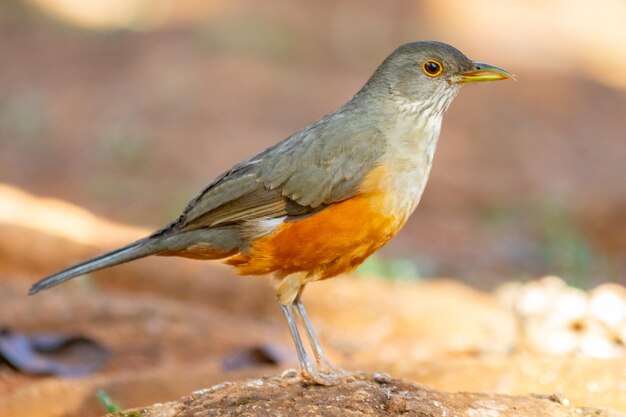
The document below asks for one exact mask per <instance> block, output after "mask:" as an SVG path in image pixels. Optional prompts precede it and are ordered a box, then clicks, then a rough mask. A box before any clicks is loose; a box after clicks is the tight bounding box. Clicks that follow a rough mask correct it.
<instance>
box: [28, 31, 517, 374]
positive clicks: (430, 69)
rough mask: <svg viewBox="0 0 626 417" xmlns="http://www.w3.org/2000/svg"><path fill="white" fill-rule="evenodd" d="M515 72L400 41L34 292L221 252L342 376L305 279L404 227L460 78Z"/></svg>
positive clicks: (345, 266) (309, 361)
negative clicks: (326, 98)
mask: <svg viewBox="0 0 626 417" xmlns="http://www.w3.org/2000/svg"><path fill="white" fill-rule="evenodd" d="M507 78H513V75H512V74H510V73H509V72H507V71H505V70H504V69H502V68H499V67H496V66H493V65H489V64H485V63H481V62H474V61H472V60H470V59H469V58H467V57H466V56H465V55H464V54H463V53H462V52H460V51H459V50H458V49H456V48H454V47H453V46H451V45H448V44H446V43H443V42H438V41H416V42H410V43H406V44H404V45H401V46H400V47H398V48H397V49H396V50H395V51H393V52H392V53H391V54H390V55H389V56H388V57H387V58H386V59H384V61H383V62H382V63H381V64H380V66H378V68H377V69H376V70H375V71H374V73H373V75H372V76H371V77H370V78H369V80H368V81H367V82H366V83H365V85H364V86H363V87H362V88H361V89H360V90H359V91H358V92H357V93H356V94H355V95H354V96H353V97H352V98H351V99H350V100H348V101H347V102H346V103H345V104H344V105H343V106H341V107H339V108H338V109H336V110H334V111H332V112H330V113H328V114H326V115H325V116H323V117H321V118H320V119H319V120H317V121H315V122H313V123H311V124H309V125H308V126H306V127H304V128H303V129H302V130H300V131H299V132H297V133H294V134H293V135H291V136H289V137H287V138H286V139H284V140H282V141H280V142H278V143H277V144H275V145H273V146H271V147H269V148H267V149H266V150H264V151H262V152H260V153H258V154H257V155H254V156H252V157H251V158H249V159H246V160H244V161H242V162H240V163H237V164H236V165H234V166H233V167H232V168H231V169H229V170H227V171H226V172H224V173H222V174H221V175H219V176H218V177H217V178H215V179H214V180H213V181H212V182H210V183H209V185H208V186H207V187H206V188H204V189H203V190H202V191H201V192H200V193H199V194H198V195H197V196H196V197H194V198H193V199H192V200H191V201H190V203H189V204H188V205H187V206H186V208H185V209H184V210H183V212H182V214H181V215H180V216H179V217H178V218H177V219H176V220H175V221H173V222H172V223H170V224H168V225H167V226H165V227H163V228H161V229H159V230H157V231H156V232H154V233H153V234H151V235H149V236H147V237H145V238H143V239H140V240H138V241H136V242H134V243H130V244H129V245H127V246H124V247H121V248H119V249H115V250H112V251H110V252H107V253H104V254H102V255H100V256H97V257H95V258H92V259H89V260H87V261H84V262H82V263H79V264H76V265H74V266H71V267H69V268H67V269H65V270H63V271H60V272H58V273H55V274H53V275H50V276H48V277H46V278H44V279H42V280H40V281H39V282H37V283H35V284H34V285H33V286H32V287H31V289H30V291H29V294H31V295H32V294H36V293H38V292H40V291H42V290H45V289H47V288H50V287H52V286H55V285H58V284H60V283H62V282H65V281H67V280H69V279H71V278H74V277H77V276H80V275H84V274H87V273H90V272H93V271H96V270H100V269H103V268H108V267H111V266H114V265H118V264H121V263H125V262H129V261H133V260H135V259H139V258H143V257H146V256H149V255H159V256H179V257H186V258H193V259H201V260H214V259H222V260H224V262H225V263H226V264H228V265H231V266H232V267H234V268H235V269H236V271H237V272H238V273H239V274H241V275H267V276H269V277H270V282H271V284H272V286H273V288H274V290H275V294H276V298H277V300H278V303H279V305H280V308H281V309H282V312H283V313H284V316H285V318H286V320H287V324H288V327H289V331H290V333H291V336H292V338H293V341H294V344H295V348H296V353H297V356H298V360H299V364H300V372H299V375H300V376H301V377H302V378H303V380H306V381H309V382H311V383H314V384H320V385H334V384H336V383H338V381H340V380H341V378H343V377H344V376H345V375H346V374H347V372H346V371H343V370H341V369H339V368H335V367H334V366H333V365H332V364H331V363H330V361H329V360H328V359H327V357H326V355H325V354H324V351H323V349H322V347H321V345H320V342H319V339H318V337H317V336H316V334H315V332H314V330H313V326H312V325H311V322H310V319H309V317H308V314H307V312H306V310H305V308H304V305H303V303H302V292H303V290H304V288H305V287H306V286H307V285H308V284H309V283H312V282H314V281H318V280H325V279H328V278H331V277H334V276H337V275H339V274H342V273H346V272H350V271H352V270H354V269H355V268H356V267H357V266H358V265H359V264H361V263H362V262H363V261H364V260H365V259H366V258H368V257H369V256H370V255H371V254H372V253H374V252H375V251H377V250H378V249H380V248H381V247H382V246H383V245H384V244H386V243H387V242H388V241H389V240H390V239H391V238H392V237H393V236H394V235H395V234H396V233H397V232H398V231H399V230H400V229H401V228H402V226H403V225H404V224H405V223H406V221H407V219H408V217H409V216H410V215H411V213H412V212H413V211H414V210H415V208H416V206H417V204H418V202H419V200H420V197H421V195H422V192H423V191H424V187H425V186H426V181H427V179H428V176H429V172H430V170H431V166H432V162H433V156H434V153H435V147H436V144H437V140H438V138H439V132H440V129H441V122H442V117H443V114H444V112H445V111H446V110H447V108H448V106H449V105H450V104H451V102H452V101H453V99H454V97H455V96H456V94H457V92H458V91H459V89H460V87H461V86H463V85H464V84H468V83H474V82H485V81H496V80H504V79H507ZM299 327H300V328H301V329H303V330H304V333H305V335H306V337H307V339H308V342H309V345H310V350H311V352H312V353H313V357H311V356H310V355H309V353H308V352H307V350H306V348H305V345H304V343H303V338H302V336H301V334H300V329H299Z"/></svg>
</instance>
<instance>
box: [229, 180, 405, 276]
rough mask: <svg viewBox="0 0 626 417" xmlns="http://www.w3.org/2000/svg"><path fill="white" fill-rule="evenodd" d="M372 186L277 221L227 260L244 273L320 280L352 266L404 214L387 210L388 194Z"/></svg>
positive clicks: (394, 229) (381, 240)
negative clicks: (297, 275)
mask: <svg viewBox="0 0 626 417" xmlns="http://www.w3.org/2000/svg"><path fill="white" fill-rule="evenodd" d="M372 188H374V189H373V190H369V191H364V192H363V193H361V194H358V195H356V196H355V197H352V198H350V199H348V200H345V201H343V202H341V203H337V204H335V205H332V206H330V207H328V208H326V209H324V210H322V211H321V212H319V213H317V214H314V215H312V216H309V217H306V218H304V219H302V220H298V221H293V222H287V223H283V224H281V225H280V226H278V227H277V228H276V229H275V230H274V231H273V232H272V233H271V234H269V235H267V236H264V237H262V238H260V239H258V240H256V241H255V242H253V243H252V245H251V248H250V250H249V251H247V252H246V253H240V254H238V255H236V256H233V257H231V258H229V259H228V260H227V261H226V263H227V264H229V265H233V266H235V267H237V270H238V272H239V273H241V274H243V275H261V274H268V273H271V272H277V273H278V274H279V275H282V276H285V275H288V274H291V273H295V272H306V273H308V274H309V275H315V276H316V277H317V278H319V279H324V278H330V277H332V276H335V275H337V274H340V273H343V272H347V271H350V270H352V269H354V268H355V267H357V266H358V265H359V264H360V263H361V262H363V261H364V260H365V259H366V258H367V257H368V256H370V255H371V254H372V253H373V252H374V251H376V250H377V249H379V248H380V247H381V246H383V245H384V244H385V243H387V241H388V240H389V239H391V237H393V236H394V235H395V234H396V233H397V231H398V230H399V229H400V227H402V224H403V223H404V218H401V219H400V218H397V217H396V216H395V215H394V213H388V212H385V211H387V210H385V207H386V206H387V204H385V203H386V199H387V196H386V195H385V193H384V192H383V191H382V190H380V189H376V187H372Z"/></svg>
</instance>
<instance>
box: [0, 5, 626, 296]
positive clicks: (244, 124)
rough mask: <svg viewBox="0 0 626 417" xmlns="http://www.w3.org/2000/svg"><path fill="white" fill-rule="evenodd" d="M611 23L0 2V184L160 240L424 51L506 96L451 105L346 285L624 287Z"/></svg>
mask: <svg viewBox="0 0 626 417" xmlns="http://www.w3.org/2000/svg"><path fill="white" fill-rule="evenodd" d="M625 17H626V3H624V2H623V1H620V0H605V1H603V2H596V3H590V2H587V1H584V0H547V1H541V2H529V1H527V0H517V1H506V2H503V1H499V0H482V1H480V2H458V1H452V0H424V1H394V2H379V1H374V0H367V1H363V0H359V1H356V0H353V1H348V0H343V1H335V0H333V1H331V0H321V1H315V2H305V1H291V2H283V1H278V0H268V1H264V2H258V1H253V0H237V1H229V2H218V1H206V0H188V1H184V2H181V1H174V0H107V1H102V0H23V1H16V0H13V1H9V0H6V1H3V2H2V4H1V5H0V182H1V183H5V184H8V185H12V186H16V187H19V188H21V189H23V190H25V191H28V192H30V193H33V194H35V195H38V196H47V197H54V198H58V199H62V200H67V201H70V202H72V203H75V204H77V205H79V206H83V207H85V208H87V209H88V210H91V211H93V212H95V213H97V214H100V215H102V216H103V217H106V218H110V219H112V220H115V221H118V222H124V223H129V224H134V225H138V226H143V227H146V228H149V229H153V228H157V227H160V226H161V225H163V224H164V223H166V222H169V221H170V220H172V219H173V218H175V217H176V216H177V215H178V213H179V211H180V210H181V209H182V208H183V207H184V206H185V204H186V203H187V201H188V200H189V199H190V198H191V197H193V196H194V195H195V193H197V192H198V191H199V190H200V189H202V187H203V186H204V185H205V184H207V183H208V182H209V180H211V179H212V178H213V177H214V176H216V175H217V174H219V173H220V172H222V171H223V170H225V169H227V168H229V167H230V166H231V165H232V164H233V163H235V162H237V161H239V160H241V159H243V158H246V157H249V156H251V155H253V154H254V153H256V152H258V151H261V150H262V149H264V148H266V147H267V146H269V145H271V144H273V143H275V142H277V141H278V140H281V139H283V138H285V137H287V136H289V135H290V134H291V133H293V132H295V131H297V130H299V129H300V128H302V127H303V126H304V125H306V124H308V123H309V122H311V121H313V120H315V119H317V118H318V117H320V116H322V115H323V114H325V113H326V112H328V111H330V110H332V109H334V108H336V107H338V106H340V105H341V104H343V103H344V102H345V101H347V100H348V99H349V98H350V97H351V95H352V94H354V93H355V92H356V91H357V90H358V89H359V88H360V87H361V86H362V85H363V84H364V83H365V81H366V80H367V79H368V77H369V75H370V74H371V73H372V71H373V70H374V68H375V67H376V66H377V65H378V64H379V63H380V62H381V61H382V59H384V58H385V56H387V55H388V54H389V53H390V52H391V51H392V50H393V49H395V48H396V47H397V46H398V45H400V44H402V43H404V42H408V41H412V40H418V39H437V40H441V41H445V42H448V43H451V44H452V45H454V46H456V47H458V48H459V49H460V50H461V51H463V52H464V53H465V54H466V55H468V56H469V57H470V58H472V59H476V60H479V61H484V62H488V63H491V64H495V65H498V66H501V67H503V68H506V69H507V70H509V71H511V72H513V73H515V74H516V75H517V79H518V81H517V82H506V83H504V82H503V83H493V84H489V85H480V86H468V87H466V88H464V89H463V91H462V92H461V94H460V95H459V96H458V98H457V99H456V101H455V103H454V104H453V105H452V107H451V109H450V110H449V111H448V114H447V115H446V118H445V120H444V125H443V130H442V134H441V140H440V142H439V143H440V144H439V147H438V151H437V156H436V158H435V164H434V168H433V171H432V175H431V179H430V182H429V185H428V187H427V189H426V193H425V195H424V197H423V199H422V202H421V204H420V206H419V207H418V209H417V210H416V213H415V214H414V216H413V217H412V218H411V220H410V221H409V223H408V225H407V226H406V227H405V229H404V230H403V231H402V232H401V233H400V235H399V236H398V237H396V238H395V239H394V240H393V241H392V242H391V243H390V244H389V245H388V246H387V247H385V248H384V250H383V251H382V252H381V253H380V254H379V255H378V256H377V258H375V259H373V260H372V261H369V262H368V263H367V264H366V265H365V266H364V267H363V268H362V269H361V270H360V273H361V274H366V275H367V274H370V273H375V274H377V275H383V276H385V275H387V276H394V277H397V276H413V277H426V278H427V277H435V276H437V277H442V276H449V277H455V278H458V279H461V280H463V281H465V282H468V283H470V284H472V285H474V286H478V287H482V288H492V287H493V286H495V285H496V284H497V283H499V282H501V281H504V280H510V279H526V278H535V277H538V276H541V275H544V274H548V273H550V274H557V275H560V276H563V277H564V278H565V279H566V280H568V281H569V282H570V283H572V284H574V285H576V286H581V287H591V286H593V285H595V284H598V283H600V282H604V281H620V282H622V283H623V282H626V278H625V272H626V174H625V166H626V135H625V132H626V117H625V116H626V77H625V76H624V74H626V46H624V45H626V26H625V25H624V19H625ZM66 227H67V228H72V224H67V225H66Z"/></svg>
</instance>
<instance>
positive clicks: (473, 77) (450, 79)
mask: <svg viewBox="0 0 626 417" xmlns="http://www.w3.org/2000/svg"><path fill="white" fill-rule="evenodd" d="M512 77H513V76H512V75H511V74H510V73H508V72H507V71H505V70H503V69H502V68H498V67H495V66H493V65H489V64H483V63H479V62H474V61H472V60H470V59H469V58H467V57H466V56H465V55H463V53H462V52H461V51H459V50H458V49H456V48H454V47H452V46H450V45H448V44H445V43H442V42H435V41H422V42H411V43H407V44H404V45H402V46H400V47H399V48H398V49H396V50H395V51H394V52H393V53H392V54H391V55H389V56H388V57H387V59H385V61H384V62H383V63H382V64H381V65H380V67H378V69H377V70H376V72H375V73H374V75H373V76H372V78H371V79H370V81H369V82H368V83H367V85H366V89H370V90H373V91H375V92H376V93H377V95H379V96H380V95H386V96H388V97H391V98H393V99H396V100H398V101H400V102H402V103H403V104H405V105H406V104H411V105H412V106H413V107H414V108H415V109H418V110H419V109H422V110H427V109H433V110H436V111H437V113H439V112H443V110H445V109H446V108H447V106H448V105H449V104H450V102H451V101H452V99H453V98H454V95H455V93H456V92H457V91H458V89H459V87H460V86H461V85H462V84H464V83H471V82H480V81H497V80H504V79H507V78H512Z"/></svg>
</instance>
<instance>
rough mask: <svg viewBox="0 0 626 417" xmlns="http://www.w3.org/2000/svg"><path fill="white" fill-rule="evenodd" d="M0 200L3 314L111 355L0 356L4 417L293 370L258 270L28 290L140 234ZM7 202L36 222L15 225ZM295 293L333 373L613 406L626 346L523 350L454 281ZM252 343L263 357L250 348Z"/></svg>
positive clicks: (153, 264) (128, 273) (199, 270)
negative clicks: (40, 366) (59, 370)
mask: <svg viewBox="0 0 626 417" xmlns="http://www.w3.org/2000/svg"><path fill="white" fill-rule="evenodd" d="M0 197H1V198H0V200H2V201H4V202H5V203H4V205H3V206H2V207H0V317H2V319H1V320H0V323H1V325H2V326H6V327H9V328H11V329H12V330H14V331H18V332H21V333H24V334H32V333H35V332H40V331H54V332H61V333H64V334H69V335H83V336H87V337H90V338H92V339H94V340H95V341H97V342H99V343H100V344H102V345H103V346H105V347H106V348H108V349H109V350H110V351H111V353H112V356H111V359H110V360H109V361H108V363H107V364H106V365H105V366H104V368H102V369H101V370H100V371H99V372H98V373H96V374H94V375H91V376H88V377H84V378H80V379H60V378H54V377H46V376H34V375H25V374H22V373H19V372H17V371H16V370H15V369H12V368H11V367H9V366H8V365H6V364H4V363H0V415H1V416H2V417H4V416H8V417H92V416H93V417H95V416H100V415H102V414H103V410H104V409H103V406H102V405H101V404H100V403H99V402H98V400H97V397H96V393H97V392H98V390H104V391H105V392H106V393H107V394H108V395H109V396H110V397H111V398H112V399H113V401H115V402H116V403H118V404H120V405H121V406H122V407H124V408H131V407H143V406H147V405H149V404H154V403H163V402H166V401H173V400H176V399H177V398H180V397H181V396H184V395H187V394H188V393H189V392H192V391H195V390H198V389H202V388H204V387H208V386H211V385H214V384H219V383H222V382H224V381H237V380H242V379H247V378H259V377H262V376H264V375H277V374H280V373H281V372H282V371H284V370H285V369H287V368H292V367H294V366H296V364H297V362H296V358H295V354H294V350H293V346H292V343H291V340H290V337H289V334H288V331H287V327H286V325H285V323H284V319H283V317H282V316H281V314H280V311H279V308H278V306H277V304H276V301H275V300H274V295H273V294H272V291H271V289H270V288H269V286H268V285H267V283H266V282H265V279H263V278H258V277H255V278H244V277H234V276H232V275H231V274H230V273H229V272H228V270H227V269H226V268H224V267H222V266H221V265H219V264H217V263H213V262H194V261H190V260H180V259H178V260H177V259H172V258H166V259H164V258H149V259H144V260H141V261H137V262H134V263H131V264H128V265H124V266H120V267H117V268H112V269H110V270H106V271H102V272H99V273H95V274H92V275H91V276H89V277H86V278H81V279H77V280H73V281H71V282H69V283H67V284H65V285H63V286H60V287H58V288H55V289H53V290H50V291H47V292H45V293H42V294H39V295H37V296H35V297H27V296H26V291H27V289H28V287H29V285H30V284H32V283H33V282H34V281H35V280H36V279H37V278H39V277H41V276H42V275H44V274H46V273H49V272H50V270H54V269H56V268H61V267H63V266H66V265H68V264H70V263H71V262H75V261H77V260H79V259H80V258H82V257H86V256H89V255H93V254H95V253H98V252H101V251H103V250H106V249H108V248H109V247H112V246H115V245H119V244H121V243H123V242H124V241H125V240H132V239H134V238H136V237H138V236H139V235H141V234H142V233H143V232H144V231H143V230H141V229H137V228H132V227H126V226H124V225H120V224H115V223H112V222H110V221H108V220H104V219H101V218H99V217H97V216H94V215H93V214H91V213H89V212H86V211H84V210H81V209H78V208H77V207H75V206H71V205H68V204H67V203H61V202H59V201H51V200H47V199H40V198H36V197H34V196H32V195H28V194H25V193H23V192H21V191H19V190H16V189H12V188H7V187H4V188H0ZM7 202H10V203H11V204H8V203H7ZM7 207H12V211H11V212H12V213H14V216H13V217H12V218H13V219H14V221H13V222H11V223H10V224H9V223H8V222H7V221H6V218H7V213H9V210H8V209H7ZM16 213H19V214H33V213H35V214H37V216H36V217H37V218H39V219H40V220H39V221H38V222H31V223H30V224H29V225H21V223H20V221H18V219H19V217H20V216H19V215H18V214H16ZM44 214H45V215H44ZM3 216H4V217H3ZM3 219H4V220H3ZM46 219H48V220H50V219H51V220H52V221H51V222H46V221H45V220H46ZM64 223H68V224H76V225H81V226H80V228H76V229H73V230H74V233H68V232H67V229H65V228H63V227H58V225H60V224H64ZM79 232H80V233H79ZM95 236H102V237H107V238H106V239H102V240H98V239H95V238H94V237H95ZM85 241H88V242H92V244H90V245H86V244H85V243H83V242H85ZM566 289H567V288H566ZM304 302H305V304H306V305H307V307H308V310H309V313H310V315H311V318H312V320H313V324H314V326H315V328H316V330H317V331H318V333H319V336H320V338H321V342H322V344H323V346H324V347H325V349H326V351H327V353H328V354H329V356H330V358H331V359H332V361H333V362H334V363H336V364H337V365H340V366H341V367H343V368H345V369H349V370H364V371H369V372H388V373H390V374H391V375H393V376H395V377H401V378H406V379H407V380H409V381H414V382H417V383H420V384H424V385H426V386H428V387H431V388H433V389H437V390H441V391H442V392H457V391H464V392H484V393H491V394H493V393H498V394H515V395H522V396H523V395H528V394H531V393H533V394H541V395H546V396H549V395H552V394H554V393H562V394H563V396H564V397H565V398H567V399H569V400H570V401H571V403H572V404H576V405H585V406H589V407H600V408H601V407H609V408H612V409H615V410H621V411H625V410H626V389H625V387H624V375H626V362H625V361H624V358H623V356H620V357H613V358H607V359H599V358H593V357H578V356H575V355H550V354H546V353H543V352H534V351H529V350H526V344H525V342H524V338H523V337H522V336H523V334H522V333H521V332H520V327H519V325H520V323H519V322H518V321H517V318H516V316H515V314H514V311H512V310H510V309H509V308H508V307H507V304H506V303H500V302H499V301H498V298H497V297H496V296H494V295H493V294H490V293H484V292H480V291H477V290H475V289H472V288H469V287H468V286H466V285H465V284H462V283H460V282H457V281H454V280H449V279H448V280H433V281H417V282H416V281H412V282H411V281H404V282H393V281H387V280H381V279H374V278H372V279H363V278H361V279H356V278H354V277H340V278H336V279H333V280H328V281H325V282H321V283H317V284H316V285H311V286H310V287H308V288H307V291H306V292H305V293H304ZM259 351H262V352H266V353H267V354H268V355H269V356H270V357H271V358H273V359H274V364H271V363H268V362H267V361H266V360H259V359H258V358H259V355H258V354H255V353H254V352H257V353H258V352H259ZM255 358H256V359H255ZM271 380H272V379H270V380H267V381H271ZM398 384H401V383H398ZM352 387H356V386H355V385H353V386H352ZM293 389H298V390H301V391H299V392H301V393H304V392H306V391H302V388H298V387H297V386H296V385H294V386H293ZM377 389H379V388H377ZM357 391H358V390H357ZM432 395H435V393H432ZM436 395H443V396H445V394H439V393H437V394H436ZM459 398H460V397H459ZM487 415H489V414H487ZM565 415H567V414H565Z"/></svg>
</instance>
